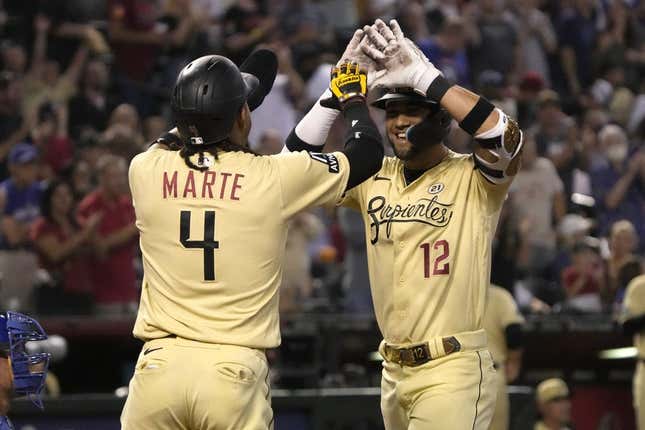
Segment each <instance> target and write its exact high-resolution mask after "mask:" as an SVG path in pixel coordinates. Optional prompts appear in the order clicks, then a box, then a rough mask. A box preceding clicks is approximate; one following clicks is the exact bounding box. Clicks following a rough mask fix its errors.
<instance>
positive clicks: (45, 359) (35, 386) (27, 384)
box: [0, 311, 50, 430]
mask: <svg viewBox="0 0 645 430" xmlns="http://www.w3.org/2000/svg"><path fill="white" fill-rule="evenodd" d="M45 339H47V334H46V333H45V330H43V328H42V327H41V326H40V324H38V321H36V320H35V319H33V318H31V317H28V316H27V315H23V314H21V313H18V312H13V311H7V312H6V313H5V314H4V315H0V350H4V351H5V352H6V353H7V355H8V357H9V360H10V362H11V370H12V372H13V388H14V392H15V393H16V394H17V395H18V396H27V397H28V398H29V399H30V400H31V401H32V402H33V403H34V404H35V405H36V406H37V407H39V408H40V409H42V408H43V402H42V399H41V398H40V395H41V393H42V391H43V389H44V388H45V377H46V376H47V368H48V367H49V358H50V355H49V354H48V353H44V352H43V353H38V354H31V355H30V354H29V353H27V350H26V348H25V345H26V343H27V342H30V341H39V340H45ZM1 422H2V421H0V423H1ZM9 428H10V427H9ZM2 429H3V427H1V426H0V430H2Z"/></svg>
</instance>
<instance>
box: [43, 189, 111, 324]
mask: <svg viewBox="0 0 645 430" xmlns="http://www.w3.org/2000/svg"><path fill="white" fill-rule="evenodd" d="M74 209H75V208H74V197H73V195H72V189H71V187H70V186H69V184H67V183H65V182H62V181H54V182H52V183H50V184H49V185H48V187H47V188H46V189H45V191H44V193H43V196H42V202H41V208H40V211H41V214H42V217H41V218H39V219H38V220H36V221H35V222H34V224H33V225H32V227H31V232H30V233H31V240H32V241H33V243H34V248H35V249H36V251H37V252H38V255H39V257H40V263H41V265H42V266H43V268H45V269H46V270H47V271H48V272H49V274H50V275H51V278H52V281H51V282H50V283H49V287H51V288H46V289H44V290H41V291H40V293H39V300H38V302H39V303H40V302H42V304H43V306H40V305H39V306H38V308H39V309H38V311H39V312H47V313H88V312H90V311H91V305H92V302H93V299H92V283H91V279H90V270H91V265H90V258H89V257H90V254H91V252H92V246H91V245H92V241H93V239H94V235H95V232H96V228H97V226H98V223H99V222H100V221H101V214H100V213H96V214H94V215H92V216H91V217H89V218H88V220H87V223H86V224H85V226H84V227H83V228H81V227H80V226H79V225H78V224H77V223H76V221H75V219H74Z"/></svg>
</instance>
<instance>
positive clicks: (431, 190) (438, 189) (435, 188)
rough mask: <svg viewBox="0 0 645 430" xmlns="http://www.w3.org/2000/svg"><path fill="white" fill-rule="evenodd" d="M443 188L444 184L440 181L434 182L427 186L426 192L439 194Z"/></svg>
mask: <svg viewBox="0 0 645 430" xmlns="http://www.w3.org/2000/svg"><path fill="white" fill-rule="evenodd" d="M444 188H445V186H444V185H443V184H442V183H441V182H437V183H436V184H432V185H430V186H429V187H428V192H429V193H430V194H439V193H440V192H442V191H443V189H444Z"/></svg>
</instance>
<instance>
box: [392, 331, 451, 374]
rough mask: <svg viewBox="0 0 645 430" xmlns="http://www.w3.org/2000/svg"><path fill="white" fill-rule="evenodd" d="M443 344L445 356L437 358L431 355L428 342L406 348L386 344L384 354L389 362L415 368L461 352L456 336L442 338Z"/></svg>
mask: <svg viewBox="0 0 645 430" xmlns="http://www.w3.org/2000/svg"><path fill="white" fill-rule="evenodd" d="M441 343H442V344H443V350H444V351H445V354H443V355H437V356H436V357H433V356H432V354H430V346H429V345H428V342H423V343H418V344H415V345H410V346H407V347H405V348H396V347H393V346H391V345H388V344H387V343H386V344H385V345H384V347H383V353H384V355H385V359H386V360H387V361H391V362H392V363H396V364H400V365H401V366H409V367H415V366H420V365H422V364H424V363H427V362H428V361H430V360H435V359H437V358H440V357H444V356H446V355H449V354H452V353H453V352H457V351H460V350H461V344H460V343H459V341H458V340H457V338H455V337H454V336H450V337H444V338H442V339H441Z"/></svg>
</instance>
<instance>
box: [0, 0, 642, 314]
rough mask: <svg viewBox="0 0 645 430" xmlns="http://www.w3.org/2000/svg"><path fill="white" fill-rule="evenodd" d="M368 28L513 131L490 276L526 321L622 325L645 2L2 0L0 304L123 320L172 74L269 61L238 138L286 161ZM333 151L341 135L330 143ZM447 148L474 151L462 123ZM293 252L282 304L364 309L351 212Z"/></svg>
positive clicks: (636, 250)
mask: <svg viewBox="0 0 645 430" xmlns="http://www.w3.org/2000/svg"><path fill="white" fill-rule="evenodd" d="M377 17H381V18H383V19H386V20H387V19H390V18H397V19H398V20H399V23H400V24H401V26H402V28H403V30H404V32H405V33H406V35H407V36H408V37H409V38H411V39H413V40H414V41H415V42H416V43H417V44H418V45H419V47H420V48H421V49H422V51H423V52H424V53H425V54H426V55H427V56H428V58H429V59H430V60H431V61H432V62H433V63H434V64H435V65H436V66H437V67H439V68H440V69H441V70H442V71H443V73H444V75H445V76H446V77H447V78H448V79H449V80H451V81H452V82H454V83H458V84H460V85H464V86H466V87H469V88H473V89H474V90H475V91H477V92H479V93H481V94H483V95H485V96H486V97H487V98H488V99H489V100H491V101H493V102H494V103H495V104H497V105H498V106H499V107H501V108H502V109H504V110H505V111H506V112H507V113H508V114H510V115H512V116H514V117H516V118H517V119H518V121H519V123H520V125H521V127H522V129H523V130H524V136H525V149H524V163H523V167H522V170H521V172H520V173H519V174H518V176H517V177H516V179H515V181H514V183H513V185H512V188H511V192H510V195H509V198H508V200H507V202H506V204H505V205H504V209H503V213H502V215H501V218H500V224H499V227H498V230H497V235H496V238H495V241H494V243H493V267H492V282H493V283H495V284H497V285H500V286H502V287H504V288H506V289H508V290H509V291H511V292H512V293H513V294H514V297H515V298H516V300H517V301H518V303H519V304H520V306H521V308H522V309H524V310H525V311H527V312H542V313H546V312H605V313H609V314H611V313H614V312H615V311H616V309H618V307H619V305H620V302H621V300H622V297H623V294H624V289H625V286H626V285H627V283H628V282H629V281H630V280H631V279H632V278H633V277H635V276H637V275H638V274H640V273H641V272H642V270H643V269H642V261H641V260H642V256H643V250H645V241H644V240H642V239H643V238H644V237H645V223H644V222H643V219H645V148H644V146H643V145H644V143H645V79H643V77H644V76H645V73H644V72H645V1H643V0H426V1H415V0H405V1H403V0H354V1H343V0H318V1H316V0H271V1H268V0H265V1H261V0H237V1H232V0H41V1H38V0H30V1H24V2H8V1H0V62H1V68H0V70H1V71H0V211H1V219H0V273H1V275H2V278H1V288H0V304H1V306H2V308H6V309H16V310H23V311H32V312H37V313H39V314H41V315H42V314H101V315H115V314H116V315H118V314H121V315H128V314H132V313H133V312H134V311H135V310H136V305H137V301H138V294H139V293H138V289H139V285H140V278H141V268H140V266H141V265H140V256H139V255H138V248H137V230H136V227H135V225H134V211H133V208H132V205H131V201H130V197H129V194H128V187H127V166H128V163H129V160H130V159H131V158H132V157H133V156H134V155H136V154H137V153H139V152H141V151H143V150H145V149H146V147H147V146H148V145H149V143H150V142H152V141H153V140H154V139H155V138H156V137H158V136H159V135H160V134H161V133H163V132H164V131H165V130H167V129H169V128H171V118H170V111H169V103H168V100H169V91H170V88H172V85H173V83H174V79H175V77H176V75H177V72H178V71H179V70H180V69H181V68H182V67H183V66H184V65H185V64H186V63H187V62H188V61H189V60H190V59H193V58H195V57H198V56H201V55H206V54H212V53H217V54H223V55H226V56H228V57H230V58H231V59H233V60H234V61H236V62H238V64H239V63H240V62H241V61H242V60H243V59H244V58H245V57H246V56H247V55H248V54H249V53H250V52H251V51H252V50H253V49H255V48H256V47H258V46H264V47H269V48H271V49H273V50H274V51H275V52H276V53H277V55H278V58H279V73H278V76H277V78H276V82H275V85H274V88H273V90H272V92H271V93H270V95H269V96H268V97H267V98H266V100H265V102H264V104H263V105H262V106H261V107H260V108H259V109H257V110H256V111H255V112H254V113H253V129H252V132H251V136H250V145H251V147H252V149H253V150H255V151H256V152H257V153H259V154H274V153H278V152H280V150H281V149H282V146H283V142H284V139H285V138H286V136H287V135H288V133H289V132H290V130H291V129H292V128H293V127H294V126H295V124H296V123H297V121H298V120H299V118H300V117H301V116H302V115H303V113H304V112H305V111H306V110H307V109H308V108H309V107H310V106H311V104H312V103H314V102H315V101H316V100H317V98H318V97H319V96H320V94H321V93H322V92H323V91H324V89H325V88H326V87H327V85H328V82H329V70H330V66H331V64H334V63H335V62H336V61H337V59H338V57H339V55H340V53H341V52H342V50H343V49H344V46H345V44H346V43H347V41H348V40H349V38H350V37H351V35H352V33H353V31H354V30H355V29H356V28H357V27H359V26H362V25H364V24H370V23H372V22H373V20H374V19H375V18H377ZM373 114H374V118H375V119H376V120H377V123H380V124H383V121H382V116H379V115H382V113H379V112H377V111H374V112H373ZM342 143H343V128H342V124H340V123H338V124H335V125H334V126H333V127H332V130H331V132H330V137H329V139H328V143H327V148H326V149H327V150H334V149H337V148H339V147H340V145H342ZM448 144H449V146H450V147H451V148H452V149H453V150H455V151H458V152H470V151H469V149H470V137H469V136H468V135H466V134H465V133H464V132H462V131H461V130H459V129H458V128H457V127H453V131H452V132H451V134H450V136H449V138H448ZM386 146H388V147H389V145H387V144H386ZM388 149H389V148H388ZM287 248H288V249H287V256H288V258H287V264H286V267H285V271H284V282H283V288H282V291H281V308H282V311H283V312H285V313H299V312H308V311H316V310H321V309H325V310H332V311H345V312H348V313H352V314H366V315H369V314H370V313H371V312H372V305H371V297H370V292H369V280H368V276H367V267H366V256H365V237H364V232H363V226H362V219H361V217H360V215H359V214H357V213H354V212H352V211H349V210H345V209H338V210H331V209H320V210H316V211H312V212H307V213H302V214H300V215H298V216H297V217H296V218H295V219H294V220H293V222H292V228H291V231H290V237H289V239H288V244H287Z"/></svg>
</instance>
